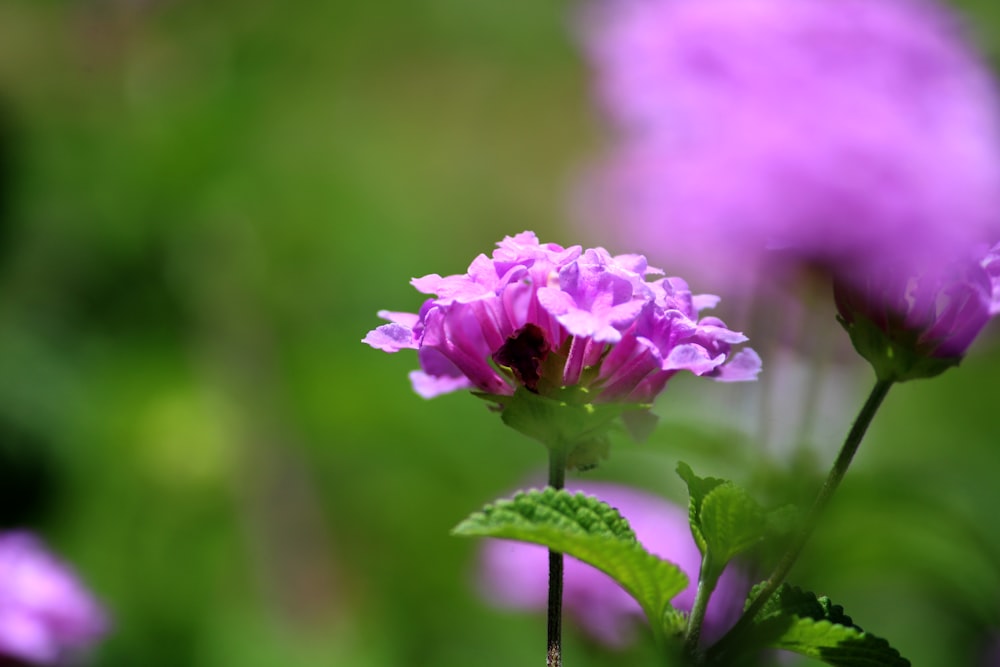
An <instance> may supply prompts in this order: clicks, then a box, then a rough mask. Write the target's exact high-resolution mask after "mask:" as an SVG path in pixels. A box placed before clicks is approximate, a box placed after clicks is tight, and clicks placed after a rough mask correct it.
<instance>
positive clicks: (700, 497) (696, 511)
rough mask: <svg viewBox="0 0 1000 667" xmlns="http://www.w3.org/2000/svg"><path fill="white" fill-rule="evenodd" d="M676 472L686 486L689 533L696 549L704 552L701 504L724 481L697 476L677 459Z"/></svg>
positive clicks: (689, 467)
mask: <svg viewBox="0 0 1000 667" xmlns="http://www.w3.org/2000/svg"><path fill="white" fill-rule="evenodd" d="M677 474H678V475H680V478H681V479H683V480H684V482H685V483H686V484H687V487H688V497H689V498H690V500H689V502H688V518H689V520H690V522H691V534H692V535H693V536H694V541H695V542H697V543H698V549H700V550H701V553H702V554H704V553H705V536H704V535H703V534H702V531H701V505H702V502H703V501H704V499H705V496H707V495H708V494H709V493H710V492H711V491H712V490H713V489H715V488H716V487H717V486H720V485H722V484H725V483H726V480H724V479H717V478H715V477H698V476H697V475H695V474H694V471H693V470H691V466H689V465H688V464H686V463H684V462H683V461H679V462H678V463H677Z"/></svg>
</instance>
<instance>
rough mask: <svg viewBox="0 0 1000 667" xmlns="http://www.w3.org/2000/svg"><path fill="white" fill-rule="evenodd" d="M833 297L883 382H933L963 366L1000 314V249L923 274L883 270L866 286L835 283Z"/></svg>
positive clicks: (860, 350)
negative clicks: (919, 379)
mask: <svg viewBox="0 0 1000 667" xmlns="http://www.w3.org/2000/svg"><path fill="white" fill-rule="evenodd" d="M834 295H835V297H836V301H837V309H838V311H839V312H840V317H841V319H842V321H843V323H844V325H845V327H846V328H847V330H848V331H849V332H850V333H851V337H852V340H853V341H854V343H855V346H856V347H858V351H859V352H861V353H862V355H863V356H865V358H867V359H868V360H869V361H871V362H872V363H873V364H874V365H875V367H876V371H877V372H879V375H880V376H888V375H893V374H894V375H895V376H896V379H900V380H904V379H912V378H913V377H931V376H933V375H936V374H937V373H939V372H941V371H943V370H944V369H945V368H947V367H948V366H950V365H953V364H955V363H958V361H959V360H960V359H961V358H962V357H963V356H964V355H965V353H966V351H967V350H968V348H969V345H971V344H972V341H973V340H974V339H975V338H976V336H977V335H979V332H980V331H982V329H983V327H985V326H986V323H987V322H988V321H989V320H990V318H991V317H993V316H994V315H996V314H997V313H1000V244H998V245H997V246H995V247H994V248H993V249H992V250H990V251H989V252H987V253H986V254H985V256H984V257H982V258H981V259H979V260H978V261H974V260H968V261H962V262H954V263H952V264H951V265H949V266H947V267H944V268H943V269H942V270H933V271H928V272H924V273H922V274H920V275H919V276H907V274H906V273H905V272H901V271H896V270H894V267H891V266H889V267H884V268H883V270H882V271H881V272H879V273H877V274H875V273H869V274H868V276H867V279H866V281H865V282H864V283H860V282H859V281H855V282H854V283H852V284H847V285H844V284H837V285H836V287H835V290H834ZM871 325H873V327H872V326H871ZM876 333H877V334H878V337H877V339H876V340H874V341H872V340H870V339H871V337H872V334H876ZM890 348H891V349H890ZM873 356H874V357H875V358H873ZM925 361H930V362H932V363H931V365H930V366H927V365H926V364H924V362H925ZM939 361H940V362H944V363H943V364H941V363H935V362H939Z"/></svg>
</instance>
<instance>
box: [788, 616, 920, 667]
mask: <svg viewBox="0 0 1000 667" xmlns="http://www.w3.org/2000/svg"><path fill="white" fill-rule="evenodd" d="M772 646H774V647H775V648H781V649H785V650H786V651H794V652H795V653H800V654H802V655H807V656H810V657H812V658H818V659H819V660H822V661H823V662H825V663H826V664H828V665H834V667H910V661H909V660H907V659H906V658H904V657H903V656H901V655H900V654H899V651H897V650H896V649H894V648H892V647H891V646H889V642H887V641H886V640H884V639H882V638H880V637H876V636H874V635H872V634H869V633H867V632H863V631H861V630H859V629H858V628H857V627H848V626H846V625H837V624H836V623H831V622H830V621H816V620H813V619H811V618H799V619H796V620H795V621H794V622H793V623H792V624H791V625H790V626H789V627H788V629H787V630H786V631H785V633H784V634H783V635H782V636H781V637H780V639H779V640H778V641H776V642H775V643H774V644H772Z"/></svg>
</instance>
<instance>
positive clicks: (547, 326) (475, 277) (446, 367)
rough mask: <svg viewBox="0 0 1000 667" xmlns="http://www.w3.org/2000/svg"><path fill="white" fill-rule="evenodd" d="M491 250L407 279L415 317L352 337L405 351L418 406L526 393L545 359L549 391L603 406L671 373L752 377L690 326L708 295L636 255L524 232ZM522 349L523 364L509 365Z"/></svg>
mask: <svg viewBox="0 0 1000 667" xmlns="http://www.w3.org/2000/svg"><path fill="white" fill-rule="evenodd" d="M497 246H498V247H497V250H496V251H495V252H494V253H493V255H492V257H486V256H485V255H480V256H479V257H477V258H476V259H475V260H474V261H473V262H472V264H471V265H470V266H469V270H468V272H467V273H465V274H460V275H452V276H443V277H442V276H439V275H437V274H431V275H428V276H424V277H423V278H416V279H414V280H413V281H412V284H413V285H414V287H416V288H417V289H418V290H419V291H421V292H423V293H425V294H429V295H432V298H431V299H429V300H428V301H427V302H425V304H424V306H423V307H422V308H421V310H420V312H419V313H417V314H412V313H397V312H389V311H382V312H380V313H379V315H380V316H382V317H383V318H385V319H387V320H389V321H390V323H389V324H384V325H382V326H380V327H378V328H377V329H374V330H373V331H370V332H369V333H368V335H367V336H366V337H365V338H364V342H365V343H368V344H369V345H371V346H372V347H374V348H376V349H379V350H383V351H385V352H397V351H399V350H402V349H416V350H417V351H418V359H419V361H420V370H419V371H415V372H414V373H412V374H411V376H410V377H411V380H412V382H413V388H414V390H415V391H416V392H417V393H418V394H420V395H421V396H423V397H425V398H432V397H434V396H437V395H439V394H443V393H447V392H451V391H456V390H459V389H466V388H472V389H477V390H479V391H482V392H486V393H488V394H498V395H512V394H513V393H514V390H515V389H516V388H517V387H518V386H526V387H527V388H528V389H529V390H531V391H536V386H537V385H538V382H539V380H540V379H541V378H540V377H539V373H540V372H541V370H542V366H541V362H542V360H543V359H544V357H545V356H547V355H548V354H550V353H556V352H557V353H559V354H562V355H563V356H564V357H565V363H564V365H563V366H562V368H561V369H560V371H561V375H560V377H556V378H548V380H549V381H550V384H552V385H554V386H575V385H577V384H579V383H581V382H583V378H584V377H587V378H588V379H587V380H586V383H587V384H586V386H587V388H588V389H589V390H590V391H591V392H592V399H593V400H594V401H604V402H607V401H626V402H630V403H649V402H650V401H652V399H653V398H654V397H655V396H656V394H657V393H659V391H660V390H662V389H663V386H664V385H665V384H666V382H667V380H668V379H669V378H670V377H671V376H672V375H674V374H675V373H677V372H678V371H689V372H691V373H694V374H695V375H701V376H706V377H710V378H714V379H717V380H720V381H728V382H733V381H743V380H753V379H755V378H756V376H757V373H758V372H759V371H760V358H759V357H758V356H757V355H756V353H754V352H753V351H752V350H749V349H745V350H743V351H741V352H740V353H739V354H738V355H736V356H735V357H732V358H733V360H734V361H735V362H736V363H734V364H732V365H731V367H730V364H727V361H729V359H730V358H731V353H732V347H733V346H734V345H738V344H740V343H742V342H744V341H746V337H745V336H744V335H743V334H741V333H738V332H735V331H731V330H729V329H727V328H726V326H725V324H723V322H722V321H721V320H719V319H717V318H704V319H700V318H699V314H698V310H699V307H702V308H704V307H711V306H714V305H715V304H716V303H717V301H718V297H714V296H710V295H697V296H695V295H692V294H691V291H690V289H689V288H688V286H687V284H686V283H685V282H684V281H683V280H681V279H679V278H665V277H662V275H663V272H662V271H661V270H660V269H656V268H653V267H650V266H648V265H647V263H646V259H645V258H644V257H642V256H641V255H619V256H612V255H611V254H609V253H608V252H607V251H606V250H604V249H603V248H591V249H588V250H585V251H584V250H582V249H581V248H580V247H579V246H573V247H570V248H563V247H562V246H559V245H557V244H554V243H545V244H542V243H539V242H538V239H537V238H536V237H535V235H534V233H532V232H523V233H521V234H518V235H516V236H513V237H507V238H505V239H504V240H503V241H501V242H500V243H499V244H497ZM526 327H529V328H526ZM526 332H530V334H531V336H530V338H531V345H530V346H528V347H525V345H526V343H525V341H526V340H527V338H525V333H526ZM515 343H517V344H516V345H515ZM528 348H531V349H534V350H536V351H535V352H534V353H533V355H534V356H532V357H531V358H526V359H520V360H519V359H517V358H515V355H516V353H517V352H518V350H521V351H522V352H523V351H524V350H525V349H528ZM542 350H544V351H545V352H544V355H543V354H542V353H541V351H542ZM529 356H531V355H529ZM588 369H589V370H590V373H587V374H586V376H585V371H587V370H588Z"/></svg>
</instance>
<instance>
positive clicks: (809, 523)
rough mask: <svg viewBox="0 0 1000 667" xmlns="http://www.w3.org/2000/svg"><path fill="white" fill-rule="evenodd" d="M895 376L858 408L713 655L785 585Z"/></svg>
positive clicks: (720, 652)
mask: <svg viewBox="0 0 1000 667" xmlns="http://www.w3.org/2000/svg"><path fill="white" fill-rule="evenodd" d="M892 385H893V380H878V381H876V382H875V386H874V387H873V388H872V391H871V393H870V394H869V395H868V399H867V400H866V401H865V404H864V405H863V406H862V407H861V411H860V412H858V417H857V419H855V420H854V425H853V426H851V430H850V432H849V433H848V434H847V438H846V439H845V440H844V444H843V446H842V447H841V448H840V453H839V454H838V455H837V459H836V461H834V463H833V467H832V468H831V469H830V472H829V474H828V475H827V477H826V481H825V482H824V483H823V486H822V487H821V488H820V490H819V493H818V494H817V495H816V501H815V502H814V503H813V506H812V509H810V510H809V514H808V516H807V517H806V520H805V522H803V524H802V527H801V528H800V529H799V531H798V533H796V535H795V537H794V539H793V540H792V543H791V545H790V546H789V548H788V551H786V552H785V555H784V556H783V557H782V558H781V560H780V561H779V562H778V565H777V566H776V567H775V568H774V571H773V572H772V573H771V576H770V577H768V578H767V584H766V585H765V586H764V587H763V588H762V589H761V591H760V593H759V594H758V595H757V597H756V598H754V600H753V602H751V603H750V605H749V606H748V607H747V608H746V610H745V611H744V612H743V615H742V616H740V619H739V620H738V621H737V622H736V624H735V625H734V626H733V627H732V628H731V629H730V630H729V632H727V633H726V635H725V636H724V637H723V638H722V639H720V640H719V641H718V643H717V644H716V645H715V646H713V647H712V648H711V649H710V650H709V652H708V655H709V657H710V658H719V657H721V656H722V655H724V652H725V650H726V649H727V648H728V646H729V645H730V644H732V643H733V641H734V640H736V639H738V638H739V637H740V635H742V634H743V633H744V632H745V631H746V630H747V628H748V627H749V626H750V625H751V623H752V622H753V619H754V617H756V616H757V614H758V613H760V611H761V609H763V607H764V605H765V604H767V602H768V600H770V599H771V597H772V596H773V595H774V594H775V592H777V590H778V587H779V586H781V584H782V582H783V581H784V580H785V577H786V576H787V575H788V572H789V571H790V570H791V569H792V566H793V565H795V561H796V560H798V558H799V554H801V553H802V549H803V548H804V547H805V545H806V542H808V541H809V537H810V536H811V535H812V532H813V529H814V528H815V526H816V523H817V521H818V519H819V517H820V515H821V514H822V513H823V511H824V510H825V509H826V506H827V505H828V504H829V502H830V498H831V497H832V496H833V493H834V492H835V491H836V490H837V487H838V486H840V482H841V480H843V479H844V475H845V474H846V473H847V468H848V467H850V465H851V460H852V459H853V458H854V454H855V453H856V452H857V451H858V446H859V445H861V440H862V439H863V438H864V437H865V432H866V431H867V430H868V426H869V425H870V424H871V422H872V419H873V418H874V417H875V413H876V412H878V409H879V407H880V406H881V405H882V401H883V400H884V399H885V396H886V394H888V393H889V388H890V387H892Z"/></svg>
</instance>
